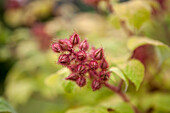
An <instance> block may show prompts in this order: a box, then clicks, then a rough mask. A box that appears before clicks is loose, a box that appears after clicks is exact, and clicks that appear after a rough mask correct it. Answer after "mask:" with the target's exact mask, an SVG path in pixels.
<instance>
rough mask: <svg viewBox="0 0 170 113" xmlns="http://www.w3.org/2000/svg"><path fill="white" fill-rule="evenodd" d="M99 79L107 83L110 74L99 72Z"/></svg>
mask: <svg viewBox="0 0 170 113" xmlns="http://www.w3.org/2000/svg"><path fill="white" fill-rule="evenodd" d="M99 77H100V79H101V80H104V81H107V80H108V79H109V77H110V72H106V71H101V72H100V73H99Z"/></svg>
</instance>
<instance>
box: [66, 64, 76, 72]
mask: <svg viewBox="0 0 170 113" xmlns="http://www.w3.org/2000/svg"><path fill="white" fill-rule="evenodd" d="M68 68H69V69H70V71H71V72H77V66H76V65H70V66H68Z"/></svg>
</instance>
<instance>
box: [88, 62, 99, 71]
mask: <svg viewBox="0 0 170 113" xmlns="http://www.w3.org/2000/svg"><path fill="white" fill-rule="evenodd" d="M89 68H90V69H92V70H96V69H97V68H98V63H97V62H96V61H90V63H89Z"/></svg>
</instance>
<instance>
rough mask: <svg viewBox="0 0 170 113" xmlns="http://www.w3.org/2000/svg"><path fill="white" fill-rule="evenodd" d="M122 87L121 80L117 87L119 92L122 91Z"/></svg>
mask: <svg viewBox="0 0 170 113" xmlns="http://www.w3.org/2000/svg"><path fill="white" fill-rule="evenodd" d="M122 85H123V80H122V79H121V80H120V83H119V85H118V89H119V91H120V90H121V89H122Z"/></svg>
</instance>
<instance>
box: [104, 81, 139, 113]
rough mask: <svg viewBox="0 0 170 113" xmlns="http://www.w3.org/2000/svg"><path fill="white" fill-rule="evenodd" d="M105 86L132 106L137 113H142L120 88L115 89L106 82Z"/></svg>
mask: <svg viewBox="0 0 170 113" xmlns="http://www.w3.org/2000/svg"><path fill="white" fill-rule="evenodd" d="M104 85H105V86H106V87H107V88H109V89H110V90H112V91H113V92H115V93H117V94H118V95H119V96H120V97H121V98H122V99H123V100H124V101H125V102H127V103H128V104H130V105H131V107H132V109H133V110H134V112H135V113H140V112H139V110H138V109H137V108H136V106H134V105H133V104H132V103H130V100H129V99H128V97H127V96H126V95H125V94H124V93H123V92H122V91H121V90H119V88H118V87H115V86H113V85H111V84H109V83H107V82H105V83H104Z"/></svg>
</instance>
